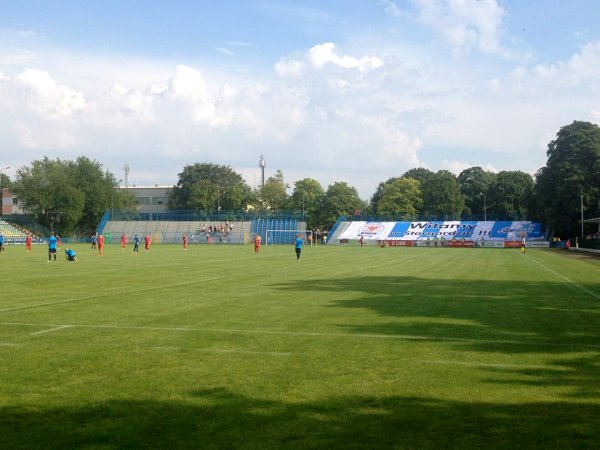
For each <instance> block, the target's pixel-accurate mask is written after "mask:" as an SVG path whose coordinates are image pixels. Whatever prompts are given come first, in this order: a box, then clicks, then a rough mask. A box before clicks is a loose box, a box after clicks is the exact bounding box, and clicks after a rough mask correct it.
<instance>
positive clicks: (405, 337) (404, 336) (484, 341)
mask: <svg viewBox="0 0 600 450" xmlns="http://www.w3.org/2000/svg"><path fill="white" fill-rule="evenodd" d="M0 325H7V326H31V327H39V326H49V327H56V328H58V327H73V328H82V329H107V330H140V331H143V330H149V331H181V332H194V333H238V334H275V335H280V336H307V337H333V338H338V337H339V338H361V339H362V338H364V339H397V340H405V341H445V342H465V343H474V344H496V345H500V344H502V345H524V346H538V347H578V348H600V344H579V343H564V342H551V341H548V342H540V341H538V342H524V341H511V340H505V339H474V338H459V337H445V336H418V335H409V334H365V333H325V332H323V333H319V332H311V331H283V330H241V329H230V328H188V327H144V326H128V325H75V324H70V325H58V324H42V323H23V322H0Z"/></svg>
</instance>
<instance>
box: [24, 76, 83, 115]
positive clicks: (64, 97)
mask: <svg viewBox="0 0 600 450" xmlns="http://www.w3.org/2000/svg"><path fill="white" fill-rule="evenodd" d="M15 84H16V85H17V86H19V87H20V88H21V89H23V91H24V92H25V98H26V99H27V104H28V106H29V108H30V109H31V110H32V111H34V112H36V113H38V114H40V115H44V116H45V117H46V118H48V119H52V118H57V117H68V116H70V115H72V114H73V113H74V112H75V111H78V110H81V109H83V108H84V107H85V98H84V96H83V94H82V93H81V92H77V91H75V90H73V89H70V88H68V87H67V86H64V85H60V84H58V83H57V82H56V81H55V80H54V79H52V77H51V76H50V75H49V74H48V72H46V71H43V70H38V69H25V70H24V71H23V72H21V73H20V74H19V75H17V77H15Z"/></svg>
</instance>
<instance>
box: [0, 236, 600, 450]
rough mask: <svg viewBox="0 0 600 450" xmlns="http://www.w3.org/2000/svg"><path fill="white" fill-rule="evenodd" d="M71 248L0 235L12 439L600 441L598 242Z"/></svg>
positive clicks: (278, 443) (73, 442)
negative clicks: (585, 251) (580, 251)
mask: <svg viewBox="0 0 600 450" xmlns="http://www.w3.org/2000/svg"><path fill="white" fill-rule="evenodd" d="M74 248H75V250H76V251H77V253H78V255H77V256H78V259H79V261H78V262H76V263H69V262H67V261H66V260H65V259H64V255H63V254H62V253H59V258H58V261H57V262H56V263H47V262H46V260H47V253H46V247H44V246H36V247H34V249H33V250H32V252H31V253H26V252H25V249H24V248H22V247H12V246H8V247H7V250H6V252H5V253H3V254H0V267H1V268H2V282H1V283H2V284H1V286H0V355H1V361H2V364H0V448H7V449H13V448H60V449H68V448H90V449H91V448H98V449H111V448H128V449H134V448H140V449H141V448H144V449H145V448H252V449H258V448H260V449H262V448H302V449H304V448H356V449H365V448H399V449H404V448H406V449H417V448H424V449H429V448H431V449H440V448H486V449H489V448H506V449H515V448H527V449H531V448H540V449H541V448H543V449H558V448H560V449H567V448H598V447H599V446H600V284H599V281H600V259H596V258H591V257H584V256H582V255H572V254H569V253H567V252H566V251H553V250H542V249H540V250H536V249H531V250H528V251H527V252H526V253H525V254H521V253H520V251H519V250H518V249H514V250H503V249H501V250H497V249H463V248H457V249H449V248H379V247H375V246H367V247H364V248H360V247H357V246H347V247H342V246H334V247H331V246H319V247H305V248H304V251H303V254H302V258H301V260H300V261H299V262H296V257H295V254H294V249H293V247H292V246H269V247H263V248H261V251H260V253H259V254H258V255H256V254H254V251H253V247H251V246H249V245H248V246H237V245H236V246H227V245H221V246H213V247H209V246H206V245H192V246H190V248H189V249H188V250H187V251H185V252H184V251H183V249H182V247H181V246H176V245H153V247H152V249H151V251H150V252H149V253H146V252H144V250H143V249H142V250H141V251H140V253H139V254H135V255H134V254H132V253H131V245H129V246H128V248H127V250H126V251H121V249H120V247H119V246H118V245H108V246H107V247H106V249H105V254H104V256H102V257H100V256H98V254H97V252H95V251H93V250H91V249H90V247H89V246H88V245H75V246H74ZM63 251H64V245H63Z"/></svg>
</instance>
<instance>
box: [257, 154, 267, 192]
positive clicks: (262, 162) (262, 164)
mask: <svg viewBox="0 0 600 450" xmlns="http://www.w3.org/2000/svg"><path fill="white" fill-rule="evenodd" d="M265 166H266V161H265V157H264V156H263V155H260V159H259V160H258V167H260V172H261V173H260V187H261V188H262V187H264V185H265Z"/></svg>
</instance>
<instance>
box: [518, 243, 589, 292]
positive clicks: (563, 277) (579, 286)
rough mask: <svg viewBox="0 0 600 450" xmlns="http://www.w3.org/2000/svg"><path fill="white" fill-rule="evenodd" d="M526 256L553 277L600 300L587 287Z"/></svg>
mask: <svg viewBox="0 0 600 450" xmlns="http://www.w3.org/2000/svg"><path fill="white" fill-rule="evenodd" d="M525 256H526V257H527V258H528V259H529V260H530V261H532V262H534V263H536V264H537V265H538V266H540V267H541V268H542V269H544V270H545V271H546V272H550V273H551V274H553V275H556V276H557V277H559V278H561V279H563V280H564V281H566V282H567V283H570V284H572V285H573V286H575V287H576V288H578V289H580V290H582V291H583V292H585V293H586V294H589V295H591V296H592V297H594V298H595V299H596V300H600V295H598V294H596V293H595V292H592V291H590V290H589V289H588V288H586V287H585V286H582V285H580V284H579V283H577V282H575V281H573V280H571V279H570V278H567V277H565V276H564V275H563V274H561V273H558V272H557V271H556V270H553V269H551V268H550V267H548V266H546V265H545V264H542V263H541V262H539V261H538V260H536V259H534V258H532V257H531V256H529V255H528V254H527V253H526V254H525Z"/></svg>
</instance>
